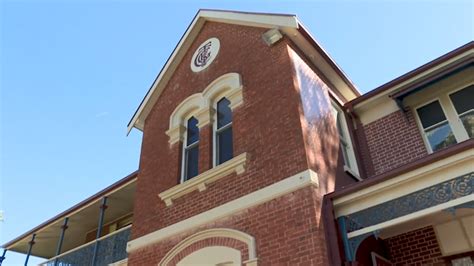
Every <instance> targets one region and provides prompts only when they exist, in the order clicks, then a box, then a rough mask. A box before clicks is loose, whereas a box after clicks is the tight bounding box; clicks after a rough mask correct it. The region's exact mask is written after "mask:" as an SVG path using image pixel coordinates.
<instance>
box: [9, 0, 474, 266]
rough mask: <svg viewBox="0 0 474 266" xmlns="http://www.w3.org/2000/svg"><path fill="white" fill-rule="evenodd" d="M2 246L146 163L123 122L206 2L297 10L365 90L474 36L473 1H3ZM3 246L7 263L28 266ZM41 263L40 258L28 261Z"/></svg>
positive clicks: (212, 5)
mask: <svg viewBox="0 0 474 266" xmlns="http://www.w3.org/2000/svg"><path fill="white" fill-rule="evenodd" d="M0 8H1V11H0V12H1V13H0V24H1V39H0V45H1V46H0V48H1V50H0V67H1V72H0V73H1V76H0V98H1V102H0V104H1V109H0V110H1V111H0V112H1V117H0V120H1V124H0V147H1V159H0V210H3V211H4V216H5V220H4V221H3V222H0V243H2V244H3V243H5V242H6V241H9V240H11V239H13V238H14V237H16V236H18V235H20V234H21V233H24V232H25V231H27V230H29V229H31V228H32V227H34V226H36V225H38V224H40V223H41V222H44V221H45V220H47V219H49V218H51V217H52V216H54V215H56V214H58V213H59V212H61V211H63V210H65V209H67V208H69V207H71V206H72V205H74V204H76V203H78V202H79V201H81V200H83V199H85V198H86V197H88V196H90V195H92V194H94V193H95V192H97V191H98V190H100V189H102V188H104V187H106V186H108V185H110V184H111V183H113V182H115V181H117V180H118V179H120V178H122V177H124V176H126V175H127V174H129V173H131V172H133V171H134V170H136V169H137V168H138V159H139V152H140V145H141V136H142V135H141V133H140V132H139V131H137V130H134V131H132V133H131V134H130V136H128V137H126V125H127V123H128V121H129V119H130V118H131V116H132V115H133V113H134V111H135V109H136V108H137V107H138V105H139V103H140V101H141V100H142V98H143V96H144V95H145V93H146V92H147V90H148V88H149V87H150V84H151V83H152V81H153V80H154V79H155V77H156V75H157V74H158V72H159V70H160V69H161V68H162V66H163V64H164V63H165V61H166V59H167V58H168V56H169V55H170V53H171V52H172V50H173V48H174V47H175V45H176V44H177V42H178V40H179V38H180V37H181V35H182V34H183V33H184V31H185V30H186V27H187V26H188V24H189V23H190V22H191V20H192V19H193V17H194V15H195V14H196V12H197V10H198V9H199V8H215V9H232V10H242V11H261V12H280V13H292V14H296V15H298V17H299V18H300V20H301V21H302V22H303V24H305V26H306V27H307V28H308V29H309V30H310V31H311V32H312V34H313V35H314V36H315V37H316V39H317V40H318V41H319V42H320V44H321V45H322V46H323V47H324V48H325V49H326V51H327V52H328V53H329V54H330V55H331V56H332V57H333V59H335V61H336V62H337V63H338V65H339V66H340V67H341V68H342V69H343V70H344V71H345V73H346V74H347V75H348V76H349V78H350V79H351V80H352V81H353V82H354V83H355V84H356V85H357V86H358V88H359V89H360V90H361V91H362V92H367V91H369V90H371V89H373V88H375V87H377V86H378V85H381V84H383V83H385V82H388V81H390V80H391V79H393V78H395V77H397V76H399V75H401V74H404V73H405V72H407V71H409V70H411V69H413V68H415V67H418V66H420V65H422V64H424V63H426V62H428V61H429V60H432V59H434V58H436V57H438V56H440V55H442V54H444V53H446V52H449V51H450V50H453V49H455V48H457V47H459V46H461V45H463V44H465V43H467V42H469V41H471V40H473V39H474V30H473V25H474V21H473V14H474V7H473V1H453V0H446V1H431V2H429V1H375V0H374V1H343V2H338V1H256V0H253V1H229V0H226V1H189V2H186V1H169V2H159V1H107V0H104V1H101V3H98V2H93V1H77V0H72V1H67V2H66V1H64V2H61V1H40V0H37V1H32V0H30V1H28V0H20V1H8V0H7V1H5V0H2V1H1V6H0ZM24 258H25V257H24V256H23V255H15V254H13V253H7V259H6V260H5V262H4V265H21V264H22V263H23V261H24ZM31 262H32V263H31V264H32V265H33V264H35V262H38V260H35V259H33V260H31Z"/></svg>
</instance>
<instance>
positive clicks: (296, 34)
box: [128, 9, 360, 133]
mask: <svg viewBox="0 0 474 266" xmlns="http://www.w3.org/2000/svg"><path fill="white" fill-rule="evenodd" d="M206 21H211V22H220V23H227V24H235V25H243V26H252V27H261V28H268V29H273V28H277V29H279V30H280V31H281V32H282V33H283V34H284V35H286V36H287V37H288V38H290V39H291V40H292V41H293V42H294V43H295V44H296V45H297V46H298V48H299V49H300V50H301V51H303V52H304V53H305V54H306V56H307V58H308V59H309V60H310V61H312V63H313V64H314V65H315V66H316V67H317V68H318V69H319V70H320V71H321V72H322V73H323V74H324V75H326V77H327V78H328V79H329V81H330V82H331V83H332V84H333V85H334V86H335V87H336V89H337V90H339V91H340V93H341V94H342V95H343V96H344V97H345V98H347V99H348V100H352V99H354V98H355V97H357V96H360V93H359V91H358V90H357V88H356V87H355V86H354V84H353V83H352V82H351V81H350V80H349V78H348V77H347V76H346V75H345V74H344V73H343V71H342V70H341V69H340V68H339V67H338V66H337V65H336V63H335V62H334V60H332V59H331V57H330V56H329V55H328V54H327V53H326V52H325V51H324V49H323V48H322V47H321V46H320V45H319V44H318V43H317V41H316V40H315V39H314V38H313V37H312V36H311V34H310V33H309V32H308V31H307V30H306V29H305V28H304V26H303V25H302V24H301V23H300V22H299V20H298V18H297V17H296V16H295V15H287V14H268V13H250V12H236V11H222V10H206V9H201V10H199V11H198V13H197V14H196V16H195V17H194V19H193V21H192V22H191V24H190V25H189V26H188V28H187V29H186V32H185V33H184V35H183V36H182V37H181V39H180V41H179V42H178V44H177V46H176V47H175V49H174V50H173V52H172V54H171V56H170V57H169V58H168V60H167V61H166V63H165V65H164V67H163V68H162V70H161V71H160V73H159V74H158V76H157V77H156V79H155V81H154V82H153V84H152V85H151V87H150V89H149V90H148V92H147V94H146V95H145V97H144V98H143V100H142V102H141V103H140V106H139V107H138V109H137V110H136V111H135V114H134V115H133V117H132V119H131V120H130V122H129V123H128V133H130V131H131V130H132V128H134V127H135V128H137V129H139V130H143V127H144V121H145V119H146V117H147V115H148V114H149V113H150V111H151V108H152V107H153V105H154V104H155V103H156V101H157V100H158V98H159V96H160V94H161V92H162V91H163V89H164V88H165V87H166V85H167V83H168V81H169V80H170V78H171V76H172V74H173V73H174V71H175V70H176V68H177V66H178V65H179V63H180V62H181V60H182V58H183V57H184V54H185V53H186V51H187V50H188V49H189V47H190V46H191V44H192V43H193V41H194V39H195V38H196V36H197V35H198V34H199V31H200V30H201V28H202V27H203V25H204V23H205V22H206Z"/></svg>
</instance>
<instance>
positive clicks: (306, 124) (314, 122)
mask: <svg viewBox="0 0 474 266" xmlns="http://www.w3.org/2000/svg"><path fill="white" fill-rule="evenodd" d="M290 57H291V59H292V61H293V65H294V67H295V84H296V87H297V89H298V92H299V94H300V97H301V108H300V109H301V111H300V112H301V113H302V115H301V116H300V120H301V127H302V130H303V137H304V141H305V142H304V143H305V149H306V156H307V159H308V164H309V166H310V168H311V169H312V170H314V171H315V172H317V173H318V177H319V184H320V189H321V192H322V193H323V194H326V193H330V192H332V191H334V189H336V188H339V187H342V186H346V185H349V184H352V183H355V182H356V180H355V179H354V178H353V177H350V176H349V175H348V174H346V173H345V172H344V159H343V157H342V156H343V155H342V150H341V148H340V141H339V135H338V133H337V127H336V123H335V120H334V118H333V115H332V111H331V110H332V107H331V100H330V96H329V91H330V87H329V86H328V84H329V83H326V82H325V81H324V80H323V79H322V78H321V77H320V76H319V75H318V74H317V72H316V71H317V70H316V69H314V68H312V67H310V65H309V64H308V63H307V61H306V60H305V58H304V56H302V54H301V53H299V52H298V49H296V48H294V49H290Z"/></svg>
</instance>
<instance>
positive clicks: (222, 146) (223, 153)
mask: <svg viewBox="0 0 474 266" xmlns="http://www.w3.org/2000/svg"><path fill="white" fill-rule="evenodd" d="M217 148H218V152H217V156H218V158H217V164H221V163H223V162H226V161H228V160H230V159H232V157H233V147H232V127H229V128H226V129H225V130H223V131H221V132H219V133H218V134H217Z"/></svg>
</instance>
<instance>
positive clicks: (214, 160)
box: [212, 96, 234, 167]
mask: <svg viewBox="0 0 474 266" xmlns="http://www.w3.org/2000/svg"><path fill="white" fill-rule="evenodd" d="M223 98H226V97H225V96H220V97H218V98H217V100H216V101H214V103H213V106H212V108H213V109H214V115H213V116H214V119H213V123H212V151H213V152H212V166H213V167H216V166H218V165H219V164H218V162H217V160H218V153H219V148H218V143H217V133H218V132H221V131H224V130H226V129H227V128H229V127H231V126H232V124H233V123H234V112H233V110H232V108H231V112H232V121H231V122H230V123H228V124H227V125H225V126H223V127H222V128H220V129H217V122H218V121H217V115H218V114H217V103H219V101H220V100H222V99H223ZM226 99H227V98H226ZM227 100H228V101H230V100H229V99H227ZM233 137H234V132H232V145H234V139H233Z"/></svg>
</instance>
